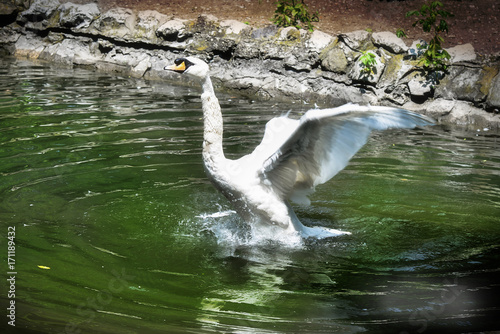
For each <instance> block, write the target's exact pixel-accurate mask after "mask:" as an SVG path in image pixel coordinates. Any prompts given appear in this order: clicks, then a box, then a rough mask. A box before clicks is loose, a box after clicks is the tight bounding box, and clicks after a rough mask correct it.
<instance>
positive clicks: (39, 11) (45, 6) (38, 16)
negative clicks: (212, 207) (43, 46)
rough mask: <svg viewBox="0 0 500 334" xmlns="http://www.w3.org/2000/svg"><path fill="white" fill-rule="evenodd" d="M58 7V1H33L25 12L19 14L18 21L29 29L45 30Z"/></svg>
mask: <svg viewBox="0 0 500 334" xmlns="http://www.w3.org/2000/svg"><path fill="white" fill-rule="evenodd" d="M60 5H61V3H60V2H59V1H58V0H35V1H33V3H32V4H31V6H30V7H29V8H28V9H27V10H25V11H24V12H21V14H19V16H18V20H19V22H20V23H22V24H25V25H27V26H28V27H29V28H33V29H39V30H41V29H45V28H46V27H47V26H49V24H50V22H49V20H50V19H51V18H52V16H53V15H54V13H55V12H56V10H57V8H58V7H59V6H60Z"/></svg>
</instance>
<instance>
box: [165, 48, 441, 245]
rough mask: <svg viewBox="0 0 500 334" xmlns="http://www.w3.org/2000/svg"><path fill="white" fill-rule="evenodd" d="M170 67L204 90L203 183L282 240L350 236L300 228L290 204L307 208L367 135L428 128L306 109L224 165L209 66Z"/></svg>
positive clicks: (381, 116)
mask: <svg viewBox="0 0 500 334" xmlns="http://www.w3.org/2000/svg"><path fill="white" fill-rule="evenodd" d="M174 63H175V65H172V66H167V67H165V69H167V70H172V71H176V72H178V73H185V74H188V75H190V76H192V77H194V78H196V79H198V80H199V81H200V83H201V86H202V90H203V92H202V94H201V102H202V108H203V120H204V133H203V163H204V166H205V170H206V173H207V175H208V177H209V178H210V180H211V181H212V183H213V184H214V185H215V187H216V188H217V189H218V190H219V191H220V192H222V194H224V196H225V197H226V198H227V199H228V200H229V201H230V202H231V203H232V205H233V207H234V209H235V210H236V212H237V213H238V214H239V215H240V216H241V217H242V218H243V219H245V220H246V221H249V222H252V223H254V224H272V225H276V226H279V227H281V228H282V230H283V233H293V234H295V235H296V233H299V234H300V235H301V236H302V237H311V236H313V237H317V238H324V237H330V236H336V235H340V234H349V232H343V231H339V230H333V229H327V228H323V227H312V228H311V227H306V226H304V225H302V223H301V222H300V221H299V219H298V218H297V216H296V215H295V213H294V211H293V209H292V207H291V206H290V204H289V203H288V200H289V199H291V200H293V201H295V202H300V203H309V199H308V198H307V195H308V194H310V193H312V192H313V191H314V188H315V187H316V186H317V185H319V184H322V183H325V182H326V181H328V180H329V179H331V178H332V177H333V176H334V175H335V174H337V173H338V172H339V171H340V170H342V169H343V168H344V167H345V166H346V165H347V163H348V161H349V159H351V157H352V156H353V155H354V154H355V153H356V152H357V151H358V150H359V149H360V148H361V147H362V146H363V145H364V144H365V143H366V141H367V139H368V136H369V134H370V132H371V131H372V130H385V129H389V128H413V127H415V126H424V125H430V124H432V123H433V122H432V120H431V119H429V118H427V117H425V116H422V115H418V114H415V113H412V112H409V111H406V110H402V109H396V108H389V107H370V106H359V105H355V104H347V105H344V106H341V107H338V108H333V109H323V110H319V109H315V110H309V111H308V112H307V113H306V114H305V115H304V116H302V117H301V118H300V119H299V120H294V119H290V118H288V117H286V116H282V117H277V118H274V119H272V120H270V121H269V122H268V123H267V124H266V130H265V133H264V137H263V139H262V142H261V143H260V144H259V145H258V146H257V147H256V148H255V150H254V151H253V152H252V153H250V154H249V155H246V156H244V157H242V158H240V159H238V160H229V159H226V157H225V156H224V152H223V147H222V130H223V125H222V124H223V123H222V113H221V110H220V105H219V102H218V100H217V97H216V96H215V93H214V89H213V87H212V82H211V80H210V76H209V67H208V65H207V64H206V63H205V62H204V61H202V60H200V59H197V58H194V57H187V58H179V59H176V60H175V62H174Z"/></svg>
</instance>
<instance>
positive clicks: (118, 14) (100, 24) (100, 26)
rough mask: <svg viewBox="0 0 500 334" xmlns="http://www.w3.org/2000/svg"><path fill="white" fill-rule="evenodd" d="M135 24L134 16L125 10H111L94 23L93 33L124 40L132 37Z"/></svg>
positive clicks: (130, 11)
mask: <svg viewBox="0 0 500 334" xmlns="http://www.w3.org/2000/svg"><path fill="white" fill-rule="evenodd" d="M135 24H136V14H135V12H133V11H132V10H130V9H126V8H112V9H110V10H108V11H107V12H105V13H103V14H102V15H101V16H100V17H99V19H97V20H96V21H95V23H94V24H93V26H94V29H95V31H94V33H96V34H100V35H104V36H107V37H112V38H118V39H122V40H125V39H126V38H125V37H132V36H133V30H134V29H135Z"/></svg>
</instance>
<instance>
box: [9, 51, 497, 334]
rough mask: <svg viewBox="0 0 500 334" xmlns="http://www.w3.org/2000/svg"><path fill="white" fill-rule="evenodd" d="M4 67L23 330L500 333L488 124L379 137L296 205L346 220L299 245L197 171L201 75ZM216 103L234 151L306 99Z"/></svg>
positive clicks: (330, 219) (297, 110) (313, 221)
mask: <svg viewBox="0 0 500 334" xmlns="http://www.w3.org/2000/svg"><path fill="white" fill-rule="evenodd" d="M0 74H1V75H0V77H1V79H0V82H2V85H3V87H4V90H3V91H2V92H1V93H0V122H1V128H0V173H1V180H2V181H1V183H0V221H1V222H2V226H6V227H8V226H13V227H15V228H16V236H15V243H16V263H15V271H16V272H17V274H16V285H15V286H16V296H15V303H16V328H15V330H17V331H18V332H21V331H22V330H26V331H28V332H29V331H31V332H42V333H78V332H81V333H86V332H91V331H92V332H97V333H165V332H168V333H200V332H201V333H337V332H338V333H357V332H370V333H432V332H440V333H446V332H450V333H452V332H473V331H487V330H498V329H499V328H498V325H497V315H498V308H499V304H498V301H497V300H496V299H495V298H494V297H493V296H497V295H498V292H499V290H500V288H499V285H498V279H497V278H496V277H497V276H498V275H497V273H498V270H499V267H498V252H499V245H500V224H499V219H498V217H499V213H500V204H499V203H500V153H499V152H500V150H499V148H500V144H499V137H498V135H497V134H494V133H491V131H489V130H486V129H485V130H482V131H479V132H477V133H471V132H465V133H463V132H460V130H459V129H456V128H446V127H440V126H436V127H432V128H428V129H416V130H412V131H388V132H384V133H383V134H374V135H373V136H372V138H371V139H370V141H369V143H368V144H367V145H366V146H365V147H364V148H363V149H362V150H361V151H360V152H359V153H358V154H357V155H356V156H355V157H354V158H353V159H352V161H351V163H350V164H349V166H348V167H347V168H346V169H345V170H344V171H342V172H341V173H339V174H338V175H337V176H336V177H335V178H334V179H333V180H332V182H330V183H328V184H326V185H323V186H322V187H318V189H317V192H316V193H315V194H314V195H313V196H312V198H311V199H312V205H311V206H309V207H302V206H296V207H295V209H296V212H297V215H298V216H299V218H300V219H301V220H302V222H303V223H304V224H305V225H308V226H314V225H319V226H325V227H330V228H335V229H341V230H345V231H350V232H351V233H352V235H348V236H342V237H339V238H333V239H326V240H306V241H303V242H302V241H301V242H297V240H293V241H290V240H287V239H283V238H282V237H281V236H280V234H279V233H278V232H277V231H275V230H266V231H264V230H262V229H258V230H256V229H252V228H251V227H249V226H248V224H246V223H245V222H243V221H241V220H240V219H239V218H238V217H237V216H236V215H235V214H234V212H233V211H231V207H230V206H229V205H228V203H227V202H226V201H225V199H224V198H223V197H222V196H221V195H219V194H218V193H217V192H216V191H215V190H214V189H213V187H212V186H211V185H210V184H209V183H208V181H207V180H206V177H205V175H204V173H203V167H202V165H201V158H200V154H201V138H202V120H201V113H200V110H199V109H200V100H199V95H198V94H199V92H198V91H197V90H196V89H191V88H185V87H175V86H170V85H167V84H161V83H149V82H144V81H140V80H130V79H126V78H120V77H115V76H112V75H107V74H102V73H101V74H96V73H90V72H87V71H84V70H79V69H67V68H65V69H59V68H55V67H50V66H46V65H44V64H34V63H30V62H23V61H2V62H1V66H0ZM219 100H220V101H221V104H222V108H223V110H224V116H225V127H226V128H225V148H226V150H227V154H228V156H231V157H238V156H240V155H241V154H245V153H247V152H250V151H251V150H252V149H253V147H254V146H255V145H256V144H257V143H258V142H259V141H260V138H261V136H262V131H263V127H264V124H265V122H266V121H267V120H268V119H270V118H271V117H274V116H277V115H280V114H281V113H284V112H287V111H289V110H292V114H294V115H299V114H301V113H302V112H304V111H305V110H307V109H308V108H309V107H310V106H308V105H299V104H297V105H295V104H290V105H283V104H280V105H275V104H273V103H269V102H261V101H259V102H255V101H252V100H248V99H244V98H240V97H238V96H229V95H224V94H220V95H219ZM2 236H3V240H7V239H6V237H7V231H6V230H4V231H2ZM2 244H5V243H2ZM4 263H5V264H6V265H7V259H5V260H4ZM48 268H50V269H48ZM3 282H4V283H2V284H4V285H5V284H6V283H5V280H3ZM6 288H8V287H7V286H6ZM2 291H3V290H2ZM9 298H10V297H7V296H5V295H3V296H2V297H1V298H0V302H1V306H2V308H3V309H4V310H5V309H6V308H7V305H9V303H10V300H11V299H9ZM1 326H4V327H5V326H8V325H7V322H6V321H3V322H2V324H1ZM7 328H9V327H7ZM10 329H12V328H10Z"/></svg>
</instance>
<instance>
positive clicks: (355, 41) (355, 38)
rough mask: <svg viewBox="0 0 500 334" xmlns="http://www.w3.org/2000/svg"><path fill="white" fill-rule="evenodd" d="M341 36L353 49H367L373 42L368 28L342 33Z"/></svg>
mask: <svg viewBox="0 0 500 334" xmlns="http://www.w3.org/2000/svg"><path fill="white" fill-rule="evenodd" d="M339 38H341V39H342V41H343V42H344V43H345V44H346V45H347V46H348V47H350V48H351V49H353V50H361V49H362V50H366V49H368V47H369V44H371V41H370V33H369V32H368V31H366V30H356V31H353V32H350V33H347V34H340V35H339Z"/></svg>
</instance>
